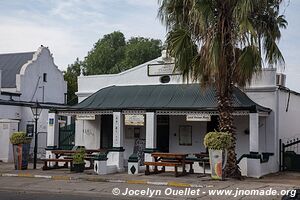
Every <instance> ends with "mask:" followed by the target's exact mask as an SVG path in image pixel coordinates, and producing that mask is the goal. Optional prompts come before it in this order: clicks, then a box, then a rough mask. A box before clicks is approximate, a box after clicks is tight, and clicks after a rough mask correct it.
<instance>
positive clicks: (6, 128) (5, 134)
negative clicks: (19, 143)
mask: <svg viewBox="0 0 300 200" xmlns="http://www.w3.org/2000/svg"><path fill="white" fill-rule="evenodd" d="M16 131H18V121H17V120H7V119H4V120H3V119H2V120H0V148H1V151H0V160H2V161H3V162H12V161H13V148H12V144H11V143H10V140H9V138H10V136H11V135H12V133H13V132H16Z"/></svg>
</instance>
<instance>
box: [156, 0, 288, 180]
mask: <svg viewBox="0 0 300 200" xmlns="http://www.w3.org/2000/svg"><path fill="white" fill-rule="evenodd" d="M282 1H283V0H159V4H160V8H159V13H158V16H159V17H160V19H161V20H162V22H163V23H164V24H165V26H166V28H167V31H168V34H167V40H166V44H167V49H168V52H169V54H170V55H171V56H172V57H174V58H175V68H176V69H178V70H180V71H181V72H182V73H183V77H184V78H185V80H187V81H189V80H191V81H197V82H200V83H201V85H202V86H203V87H205V86H206V85H208V84H211V85H214V86H215V88H216V94H217V99H218V112H219V130H220V131H223V132H228V133H230V134H231V136H232V140H233V144H232V146H231V148H230V149H229V151H228V163H227V165H226V170H225V174H226V176H227V177H238V178H239V177H241V174H240V171H239V168H238V166H237V162H236V154H235V146H236V134H235V128H234V125H233V108H232V91H233V86H234V85H239V86H245V85H246V84H247V83H250V81H251V78H252V76H253V74H255V73H258V72H259V71H260V70H261V68H262V67H263V66H264V65H268V66H274V65H278V64H279V65H284V58H283V56H282V54H281V52H280V50H279V48H278V46H277V43H278V41H279V39H280V37H281V32H280V29H281V28H286V26H287V21H286V20H285V18H284V16H283V15H280V14H279V10H280V5H281V3H282Z"/></svg>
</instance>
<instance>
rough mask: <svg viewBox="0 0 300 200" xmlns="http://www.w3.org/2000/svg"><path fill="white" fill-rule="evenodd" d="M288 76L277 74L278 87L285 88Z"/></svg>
mask: <svg viewBox="0 0 300 200" xmlns="http://www.w3.org/2000/svg"><path fill="white" fill-rule="evenodd" d="M285 83H286V75H285V74H282V73H277V74H276V85H277V86H283V87H285Z"/></svg>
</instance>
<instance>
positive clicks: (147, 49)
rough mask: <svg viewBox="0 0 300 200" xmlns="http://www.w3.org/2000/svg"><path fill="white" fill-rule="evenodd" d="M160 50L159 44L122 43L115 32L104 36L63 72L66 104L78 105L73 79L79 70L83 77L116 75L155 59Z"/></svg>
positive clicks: (139, 40)
mask: <svg viewBox="0 0 300 200" xmlns="http://www.w3.org/2000/svg"><path fill="white" fill-rule="evenodd" d="M161 50H162V45H161V41H160V40H156V39H150V38H143V37H132V38H131V39H129V40H128V41H126V40H125V37H124V34H123V33H121V32H119V31H115V32H113V33H110V34H107V35H104V36H103V38H101V39H99V40H98V41H97V42H96V43H95V44H94V47H93V48H92V50H91V51H89V52H88V55H87V56H86V57H85V58H84V60H83V61H80V60H79V59H78V58H77V59H76V61H75V62H74V64H71V65H69V66H68V68H67V71H65V75H64V76H65V80H66V81H67V82H68V104H69V105H74V104H76V103H77V101H78V98H77V96H76V95H75V92H77V89H78V88H77V76H79V75H80V68H82V69H83V71H84V74H85V75H98V74H112V73H119V72H122V71H124V70H127V69H130V68H132V67H135V66H137V65H140V64H142V63H145V62H147V61H150V60H152V59H154V58H157V57H159V56H160V53H161Z"/></svg>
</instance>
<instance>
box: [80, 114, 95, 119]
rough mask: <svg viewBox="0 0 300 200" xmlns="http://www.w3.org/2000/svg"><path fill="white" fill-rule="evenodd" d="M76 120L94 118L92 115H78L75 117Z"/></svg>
mask: <svg viewBox="0 0 300 200" xmlns="http://www.w3.org/2000/svg"><path fill="white" fill-rule="evenodd" d="M76 119H77V120H95V119H96V116H95V115H94V114H78V115H76Z"/></svg>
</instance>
